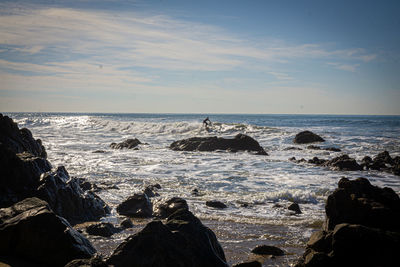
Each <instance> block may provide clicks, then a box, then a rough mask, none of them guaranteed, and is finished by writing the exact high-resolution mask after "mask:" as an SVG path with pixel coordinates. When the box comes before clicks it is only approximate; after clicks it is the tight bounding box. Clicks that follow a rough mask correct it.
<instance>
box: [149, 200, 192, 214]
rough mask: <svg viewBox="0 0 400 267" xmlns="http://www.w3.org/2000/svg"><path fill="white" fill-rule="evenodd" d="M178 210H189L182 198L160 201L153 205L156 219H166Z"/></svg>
mask: <svg viewBox="0 0 400 267" xmlns="http://www.w3.org/2000/svg"><path fill="white" fill-rule="evenodd" d="M180 209H185V210H189V206H188V204H187V202H186V200H184V199H183V198H180V197H173V198H171V199H168V200H167V201H165V202H164V201H161V202H159V203H157V205H155V208H154V215H155V216H156V217H158V218H162V219H163V218H167V217H169V216H170V215H171V214H173V213H175V212H176V211H178V210H180Z"/></svg>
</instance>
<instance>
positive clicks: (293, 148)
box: [283, 146, 303, 151]
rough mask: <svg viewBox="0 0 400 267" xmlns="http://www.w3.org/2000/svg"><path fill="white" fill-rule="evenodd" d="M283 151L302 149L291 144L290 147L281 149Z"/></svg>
mask: <svg viewBox="0 0 400 267" xmlns="http://www.w3.org/2000/svg"><path fill="white" fill-rule="evenodd" d="M283 150H284V151H289V150H303V149H302V148H300V147H295V146H291V147H286V148H284V149H283Z"/></svg>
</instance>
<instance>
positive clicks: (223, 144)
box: [170, 134, 268, 155]
mask: <svg viewBox="0 0 400 267" xmlns="http://www.w3.org/2000/svg"><path fill="white" fill-rule="evenodd" d="M170 148H171V149H172V150H177V151H216V150H226V151H230V152H237V151H253V152H257V154H258V155H268V154H267V152H265V150H264V149H263V148H262V147H261V146H260V144H259V143H258V142H257V141H256V140H254V139H253V138H251V137H250V136H247V135H244V134H238V135H236V136H235V137H234V138H233V139H226V138H222V137H216V136H214V137H193V138H189V139H184V140H179V141H175V142H173V143H172V144H171V145H170Z"/></svg>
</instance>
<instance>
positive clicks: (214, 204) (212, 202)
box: [206, 200, 227, 209]
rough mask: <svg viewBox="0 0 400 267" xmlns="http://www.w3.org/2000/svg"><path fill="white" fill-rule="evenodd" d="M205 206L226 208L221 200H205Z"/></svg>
mask: <svg viewBox="0 0 400 267" xmlns="http://www.w3.org/2000/svg"><path fill="white" fill-rule="evenodd" d="M206 206H208V207H212V208H217V209H226V208H227V206H226V205H225V204H224V203H222V202H221V201H217V200H210V201H206Z"/></svg>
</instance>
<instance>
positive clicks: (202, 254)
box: [107, 209, 228, 267]
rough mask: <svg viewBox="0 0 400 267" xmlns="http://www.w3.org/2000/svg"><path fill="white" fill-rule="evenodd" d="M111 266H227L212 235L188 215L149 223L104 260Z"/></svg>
mask: <svg viewBox="0 0 400 267" xmlns="http://www.w3.org/2000/svg"><path fill="white" fill-rule="evenodd" d="M107 264H109V265H114V266H143V267H147V266H153V267H161V266H193V267H196V266H198V267H200V266H224V267H225V266H228V265H227V264H226V259H225V255H224V252H223V250H222V247H221V245H220V244H219V242H218V240H217V238H216V236H215V234H214V233H213V232H212V231H211V230H210V229H208V228H207V227H205V226H204V225H203V224H202V223H201V222H200V220H199V219H198V218H197V217H195V216H194V215H193V214H192V213H191V212H190V211H188V210H185V209H181V210H178V211H177V212H175V213H173V214H172V215H171V216H170V217H169V218H168V220H167V222H166V224H163V223H162V222H161V221H153V222H150V223H149V224H147V225H146V227H144V229H143V230H142V231H140V232H138V233H136V234H134V235H132V236H130V237H128V238H127V239H126V240H125V241H124V242H123V243H122V244H120V245H119V246H118V247H117V249H116V250H115V251H114V252H113V254H112V255H111V256H110V258H109V259H108V260H107Z"/></svg>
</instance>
